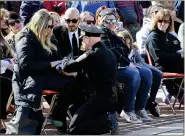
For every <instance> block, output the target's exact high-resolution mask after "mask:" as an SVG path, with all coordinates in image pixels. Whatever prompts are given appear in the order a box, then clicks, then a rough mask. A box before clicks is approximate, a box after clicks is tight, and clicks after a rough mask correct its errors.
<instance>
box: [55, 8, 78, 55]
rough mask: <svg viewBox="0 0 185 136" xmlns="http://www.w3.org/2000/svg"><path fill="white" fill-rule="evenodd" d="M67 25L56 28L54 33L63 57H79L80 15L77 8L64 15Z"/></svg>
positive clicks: (67, 11) (68, 10)
mask: <svg viewBox="0 0 185 136" xmlns="http://www.w3.org/2000/svg"><path fill="white" fill-rule="evenodd" d="M64 20H65V25H62V26H59V27H56V28H54V30H53V33H54V35H55V37H56V38H57V40H58V43H59V46H60V51H61V54H62V55H63V56H67V55H69V54H70V53H72V56H73V57H77V56H78V55H79V49H80V45H81V44H80V41H79V33H80V30H79V29H78V25H79V23H80V13H79V11H78V10H77V9H76V8H69V9H67V10H66V12H65V15H64Z"/></svg>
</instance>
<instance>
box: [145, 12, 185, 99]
mask: <svg viewBox="0 0 185 136" xmlns="http://www.w3.org/2000/svg"><path fill="white" fill-rule="evenodd" d="M172 31H174V21H173V17H172V15H171V12H170V11H169V10H167V9H161V10H159V11H158V12H157V14H156V16H155V17H154V19H153V21H152V25H151V32H150V33H149V35H148V38H147V41H146V48H147V49H148V51H149V53H150V55H151V56H152V59H153V62H154V65H155V67H157V68H158V69H159V70H161V71H164V72H173V73H184V52H183V50H182V49H181V47H180V41H179V40H178V38H177V37H175V36H174V35H172V34H171V33H169V32H172ZM172 62H173V63H172ZM180 82H181V80H176V83H177V84H180ZM164 83H165V85H166V87H167V89H168V92H169V94H170V95H169V96H168V97H169V98H171V96H172V95H174V96H176V94H177V90H178V87H177V86H176V85H175V84H174V82H173V81H170V80H169V81H164ZM182 93H183V92H182ZM180 97H182V95H180ZM179 99H180V98H179Z"/></svg>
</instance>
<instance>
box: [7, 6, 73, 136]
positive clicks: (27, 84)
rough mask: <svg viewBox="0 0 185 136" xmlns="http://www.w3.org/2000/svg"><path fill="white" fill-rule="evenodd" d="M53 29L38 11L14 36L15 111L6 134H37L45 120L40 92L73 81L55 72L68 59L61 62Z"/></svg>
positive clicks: (50, 20) (47, 17) (43, 12)
mask: <svg viewBox="0 0 185 136" xmlns="http://www.w3.org/2000/svg"><path fill="white" fill-rule="evenodd" d="M53 27H54V21H53V18H52V17H51V15H50V14H49V12H48V11H47V10H45V9H41V10H39V11H38V12H36V13H35V14H34V15H33V17H32V18H31V21H30V22H29V23H28V24H27V25H26V26H25V27H24V28H23V30H21V32H19V33H18V34H17V35H16V46H15V49H16V52H15V53H16V55H15V64H14V73H13V79H12V82H13V83H12V87H13V93H14V99H15V105H16V110H15V113H14V115H13V117H12V119H11V120H10V122H9V124H8V125H7V131H6V134H31V135H37V134H40V132H41V127H42V123H43V120H44V118H43V115H42V111H41V110H40V103H41V96H42V90H44V89H53V90H60V89H61V88H62V87H64V85H66V84H68V83H70V82H71V81H73V79H74V78H73V77H67V76H65V75H62V74H61V73H59V72H58V71H56V65H58V64H61V63H62V64H64V65H65V63H66V62H67V61H68V59H66V58H64V59H63V60H61V59H62V58H61V56H60V53H59V52H58V50H57V49H58V48H57V42H56V41H55V40H54V39H53V38H52V31H53Z"/></svg>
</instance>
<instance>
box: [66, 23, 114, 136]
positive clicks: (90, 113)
mask: <svg viewBox="0 0 185 136" xmlns="http://www.w3.org/2000/svg"><path fill="white" fill-rule="evenodd" d="M84 29H85V28H84ZM97 29H98V28H97ZM82 30H83V28H82ZM88 30H89V31H88ZM88 30H87V29H85V30H84V31H85V32H86V33H85V34H84V35H86V36H91V35H93V36H96V34H92V31H94V28H93V27H92V29H91V28H89V29H88ZM87 31H88V32H87ZM97 35H98V34H97ZM99 36H100V34H99ZM85 53H86V54H87V58H85V59H84V60H82V61H80V62H77V61H76V60H73V61H71V62H70V63H69V64H68V65H67V66H66V67H65V69H64V71H66V72H75V71H81V70H83V71H84V72H85V73H86V75H87V77H88V78H89V81H90V83H91V84H92V85H93V88H94V90H95V93H94V95H93V96H92V97H91V98H90V99H89V100H88V101H87V102H86V103H85V104H83V105H82V106H81V107H80V108H79V109H78V111H77V112H76V113H75V115H74V116H73V118H72V120H71V122H70V129H69V131H70V134H101V133H103V131H104V133H106V131H107V130H108V128H107V130H106V128H105V127H103V126H106V125H105V124H102V123H103V121H100V120H103V119H104V118H106V117H105V116H106V113H107V112H111V111H114V108H116V106H115V104H116V102H117V94H116V87H115V81H116V72H117V61H116V57H115V55H114V54H113V53H112V52H111V51H110V50H109V49H108V48H106V47H105V46H104V45H103V44H102V43H101V42H98V43H96V44H95V45H93V47H92V49H90V50H89V51H87V52H85ZM100 128H101V132H100V131H99V130H100ZM103 128H104V130H103Z"/></svg>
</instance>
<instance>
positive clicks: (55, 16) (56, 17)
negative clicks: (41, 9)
mask: <svg viewBox="0 0 185 136" xmlns="http://www.w3.org/2000/svg"><path fill="white" fill-rule="evenodd" d="M49 14H50V15H51V16H52V17H53V20H54V26H61V25H62V22H61V19H60V16H59V15H58V13H56V12H50V13H49Z"/></svg>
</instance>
